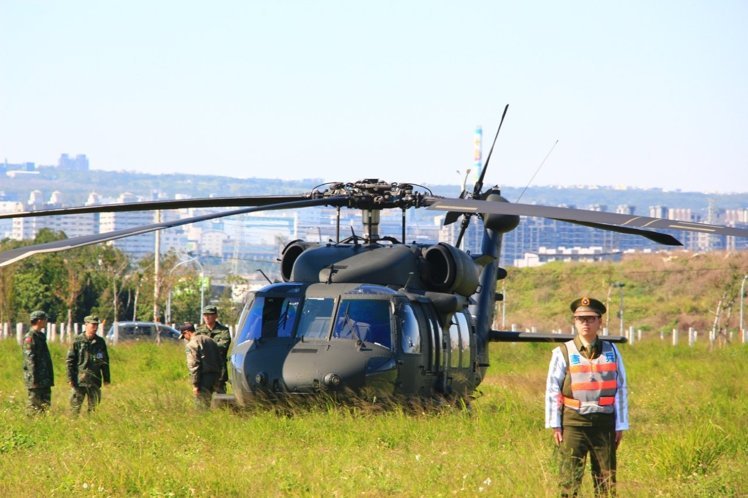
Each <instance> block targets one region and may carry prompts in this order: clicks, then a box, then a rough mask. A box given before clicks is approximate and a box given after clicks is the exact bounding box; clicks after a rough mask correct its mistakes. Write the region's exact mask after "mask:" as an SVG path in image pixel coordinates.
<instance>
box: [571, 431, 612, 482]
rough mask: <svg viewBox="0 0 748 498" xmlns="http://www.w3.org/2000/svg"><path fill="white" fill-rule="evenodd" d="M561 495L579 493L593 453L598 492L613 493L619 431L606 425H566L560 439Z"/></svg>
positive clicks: (594, 479)
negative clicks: (587, 461)
mask: <svg viewBox="0 0 748 498" xmlns="http://www.w3.org/2000/svg"><path fill="white" fill-rule="evenodd" d="M560 450H561V451H560V456H561V475H560V483H559V484H560V487H561V496H576V495H577V492H578V491H579V485H580V484H581V483H582V475H583V474H584V466H585V462H586V460H587V454H588V453H589V455H590V463H591V466H592V479H593V481H594V485H595V496H613V495H614V494H615V483H616V431H615V429H614V428H612V427H611V428H605V427H602V428H601V427H570V426H566V427H564V440H563V441H562V442H561V449H560Z"/></svg>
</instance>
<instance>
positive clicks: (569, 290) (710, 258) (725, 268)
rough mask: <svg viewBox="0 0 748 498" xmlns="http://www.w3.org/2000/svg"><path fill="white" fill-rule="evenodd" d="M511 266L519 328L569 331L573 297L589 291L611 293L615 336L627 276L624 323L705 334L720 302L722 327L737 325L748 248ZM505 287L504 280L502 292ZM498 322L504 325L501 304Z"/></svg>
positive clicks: (511, 307)
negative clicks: (617, 285) (620, 288)
mask: <svg viewBox="0 0 748 498" xmlns="http://www.w3.org/2000/svg"><path fill="white" fill-rule="evenodd" d="M508 272H509V276H508V277H507V279H506V284H505V285H506V295H507V301H506V316H507V323H506V327H507V328H509V327H510V326H511V324H512V323H514V324H517V325H518V326H519V327H520V328H521V329H524V328H527V327H531V326H535V327H537V328H538V330H546V331H547V330H551V329H553V328H558V327H561V326H563V327H565V329H566V330H567V331H568V330H569V328H570V327H571V323H572V322H571V319H570V317H571V311H570V310H569V308H568V306H569V303H570V302H571V301H572V300H574V299H576V298H577V297H580V296H584V295H588V296H592V297H595V298H597V299H600V300H601V301H603V302H605V301H606V299H607V297H608V292H609V291H610V302H609V306H608V316H609V320H610V328H611V329H612V331H611V334H615V335H617V334H618V327H619V323H620V322H619V320H618V318H617V313H618V310H619V304H620V293H619V291H618V289H615V288H611V286H610V284H611V283H612V282H622V283H624V284H625V286H624V287H623V295H624V325H625V327H627V328H628V326H629V325H633V326H635V327H636V328H639V329H643V330H651V331H660V330H665V331H667V332H669V331H671V330H672V329H673V328H679V329H680V330H681V331H685V330H687V329H688V327H695V328H696V330H698V331H699V332H700V333H701V334H704V333H706V332H708V330H710V329H711V327H712V324H713V322H714V318H715V312H716V310H717V306H718V303H719V301H720V300H722V309H723V312H724V313H725V314H724V319H723V322H722V325H723V326H728V327H729V329H730V330H736V329H737V327H738V310H739V307H740V300H739V299H738V294H739V289H740V284H741V281H742V279H743V276H744V275H746V274H748V252H746V251H741V252H735V253H724V252H711V253H698V254H694V253H690V252H687V251H672V252H666V253H665V252H663V253H657V254H636V255H625V256H624V258H623V261H622V262H619V263H559V262H557V263H548V264H546V265H543V266H540V267H537V268H509V269H508ZM501 286H502V282H499V292H501ZM746 311H748V310H746ZM728 317H729V319H728ZM497 320H498V323H499V324H500V323H501V308H499V312H498V313H497ZM724 320H726V321H724ZM702 337H703V335H702Z"/></svg>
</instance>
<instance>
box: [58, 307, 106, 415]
mask: <svg viewBox="0 0 748 498" xmlns="http://www.w3.org/2000/svg"><path fill="white" fill-rule="evenodd" d="M83 321H84V323H85V330H84V331H83V333H82V334H80V335H78V336H76V338H75V339H74V340H73V344H72V345H71V346H70V350H69V351H68V357H67V365H68V382H69V383H70V387H71V388H72V389H73V392H72V393H71V395H70V406H71V408H72V409H73V414H75V415H77V414H79V413H80V411H81V406H82V405H83V400H84V398H86V397H87V398H88V411H89V412H92V411H93V410H95V409H96V406H97V405H98V404H99V403H100V402H101V384H102V382H103V383H104V384H106V385H108V384H109V382H110V378H109V353H108V352H107V348H106V342H105V341H104V339H103V338H101V337H99V336H98V335H96V330H97V329H98V328H99V317H98V316H96V315H89V316H87V317H86V318H84V319H83Z"/></svg>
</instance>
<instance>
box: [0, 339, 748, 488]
mask: <svg viewBox="0 0 748 498" xmlns="http://www.w3.org/2000/svg"><path fill="white" fill-rule="evenodd" d="M552 347H553V346H550V345H538V344H523V345H511V344H501V345H499V344H494V345H492V365H493V366H492V367H491V369H490V376H489V377H488V378H487V379H486V381H485V382H484V383H483V384H482V385H481V393H479V394H480V395H479V397H478V399H477V400H476V401H475V402H474V403H473V404H472V410H470V411H468V410H464V409H459V408H443V409H441V410H439V411H432V412H429V413H408V412H404V411H402V410H389V411H386V412H380V411H377V410H372V409H367V408H350V407H349V408H337V407H332V406H330V407H318V408H314V409H304V410H299V411H297V412H294V413H291V414H288V413H285V414H282V415H280V414H277V413H274V412H272V411H268V410H252V411H249V412H246V413H239V414H237V413H233V412H231V411H228V410H214V411H211V412H198V411H196V410H195V409H194V408H193V404H192V399H191V397H190V389H189V385H188V382H187V375H186V368H185V365H184V356H183V349H182V347H180V346H172V345H164V346H161V347H157V346H155V345H150V344H134V345H120V346H118V347H116V348H111V349H110V353H111V358H112V382H113V384H112V385H111V386H109V388H105V389H104V392H103V402H102V405H101V406H100V408H99V410H98V411H97V412H96V413H94V414H92V415H82V416H81V417H79V418H72V417H71V416H70V415H69V411H68V394H69V389H68V388H67V387H66V383H65V375H64V355H65V350H64V349H63V348H62V347H61V346H59V345H56V344H53V345H51V350H52V355H53V361H54V363H55V368H56V380H57V387H55V388H53V391H52V403H53V406H52V409H51V411H50V413H49V414H48V415H46V416H43V417H39V418H28V417H27V416H26V410H25V403H26V391H25V389H24V387H23V384H22V380H21V379H22V375H21V351H20V348H19V346H18V345H17V344H16V343H15V341H12V340H8V341H0V355H1V356H2V358H3V359H4V361H3V362H2V363H1V364H0V417H2V419H1V420H2V425H1V426H0V495H2V496H127V495H133V496H273V495H291V496H385V495H401V496H477V495H484V496H510V497H511V496H529V497H536V496H554V495H555V494H556V487H555V476H554V451H553V447H552V444H551V438H550V433H549V431H547V430H546V429H544V428H543V390H544V385H545V375H546V369H547V363H548V359H549V357H550V350H551V349H552ZM622 351H623V354H624V358H625V360H626V367H627V370H628V374H629V385H630V387H629V393H630V394H629V401H630V406H631V424H632V430H631V431H629V433H627V434H626V436H625V437H624V439H623V442H622V446H621V448H620V450H619V462H620V463H619V488H618V489H619V495H620V496H677V497H681V496H690V497H697V496H704V497H706V496H748V477H747V476H748V377H747V375H748V367H747V366H746V365H748V347H746V346H743V345H740V344H733V345H730V346H728V347H726V348H723V349H718V350H715V351H707V348H706V345H704V344H698V345H697V346H696V347H694V348H689V347H687V346H679V347H677V348H673V347H671V346H669V345H661V343H660V342H659V340H656V339H655V340H651V341H642V342H640V343H637V344H636V345H635V346H623V347H622ZM584 494H585V495H589V494H591V484H590V478H589V474H587V475H585V482H584Z"/></svg>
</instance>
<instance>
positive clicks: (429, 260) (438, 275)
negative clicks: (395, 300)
mask: <svg viewBox="0 0 748 498" xmlns="http://www.w3.org/2000/svg"><path fill="white" fill-rule="evenodd" d="M423 257H424V259H425V260H426V265H427V268H428V272H427V274H426V279H425V280H426V284H427V286H428V288H429V289H430V290H434V291H437V292H456V293H458V294H462V295H463V296H469V295H471V294H473V293H474V292H475V290H476V289H477V288H478V270H479V268H478V266H477V265H476V264H475V263H474V262H473V259H472V258H471V257H470V255H468V254H467V253H466V252H463V251H461V250H459V249H457V248H456V247H454V246H451V245H449V244H445V243H443V242H440V243H438V244H436V245H434V246H431V247H429V248H428V249H426V251H424V253H423Z"/></svg>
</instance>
